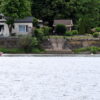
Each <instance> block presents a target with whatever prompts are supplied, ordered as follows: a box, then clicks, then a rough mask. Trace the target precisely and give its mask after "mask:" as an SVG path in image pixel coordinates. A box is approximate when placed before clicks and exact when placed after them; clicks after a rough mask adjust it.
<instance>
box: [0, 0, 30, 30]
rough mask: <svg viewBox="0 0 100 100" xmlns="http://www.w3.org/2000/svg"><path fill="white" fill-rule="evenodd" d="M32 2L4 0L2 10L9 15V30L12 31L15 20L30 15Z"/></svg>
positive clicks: (26, 0)
mask: <svg viewBox="0 0 100 100" xmlns="http://www.w3.org/2000/svg"><path fill="white" fill-rule="evenodd" d="M30 10H31V9H30V2H29V1H28V0H2V2H1V12H2V13H3V14H4V15H5V16H7V22H6V23H7V24H8V26H9V31H10V32H12V28H13V25H14V21H15V20H16V19H20V18H23V17H25V16H28V15H30Z"/></svg>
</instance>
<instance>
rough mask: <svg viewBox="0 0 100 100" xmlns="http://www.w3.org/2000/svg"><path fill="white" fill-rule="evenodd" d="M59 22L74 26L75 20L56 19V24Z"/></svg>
mask: <svg viewBox="0 0 100 100" xmlns="http://www.w3.org/2000/svg"><path fill="white" fill-rule="evenodd" d="M57 24H64V25H66V26H73V21H72V20H63V19H60V20H54V24H53V25H54V26H56V25H57Z"/></svg>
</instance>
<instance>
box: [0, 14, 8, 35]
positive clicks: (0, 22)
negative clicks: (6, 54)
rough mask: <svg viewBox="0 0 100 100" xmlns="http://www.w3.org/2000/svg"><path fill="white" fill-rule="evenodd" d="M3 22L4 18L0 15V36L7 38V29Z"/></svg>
mask: <svg viewBox="0 0 100 100" xmlns="http://www.w3.org/2000/svg"><path fill="white" fill-rule="evenodd" d="M5 22H6V19H5V17H4V16H3V15H2V14H0V36H9V28H8V25H7V24H6V23H5Z"/></svg>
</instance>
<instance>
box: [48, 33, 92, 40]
mask: <svg viewBox="0 0 100 100" xmlns="http://www.w3.org/2000/svg"><path fill="white" fill-rule="evenodd" d="M49 38H53V39H62V38H65V39H94V37H93V36H92V35H91V34H86V35H74V36H59V35H50V36H49Z"/></svg>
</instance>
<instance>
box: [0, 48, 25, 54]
mask: <svg viewBox="0 0 100 100" xmlns="http://www.w3.org/2000/svg"><path fill="white" fill-rule="evenodd" d="M0 51H1V52H3V53H24V51H23V50H21V49H18V48H11V49H8V48H0Z"/></svg>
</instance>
